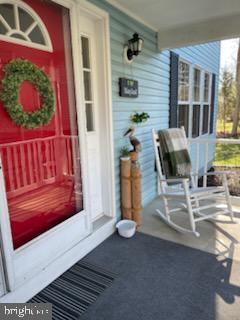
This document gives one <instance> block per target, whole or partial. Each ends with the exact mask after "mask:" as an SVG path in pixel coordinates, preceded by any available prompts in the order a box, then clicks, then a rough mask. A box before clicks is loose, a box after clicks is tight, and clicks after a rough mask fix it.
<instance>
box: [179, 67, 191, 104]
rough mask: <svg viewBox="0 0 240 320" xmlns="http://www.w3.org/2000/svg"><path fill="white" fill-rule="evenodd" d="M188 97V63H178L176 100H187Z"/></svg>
mask: <svg viewBox="0 0 240 320" xmlns="http://www.w3.org/2000/svg"><path fill="white" fill-rule="evenodd" d="M188 99H189V65H188V64H187V63H184V62H181V61H180V63H179V70H178V100H179V101H188Z"/></svg>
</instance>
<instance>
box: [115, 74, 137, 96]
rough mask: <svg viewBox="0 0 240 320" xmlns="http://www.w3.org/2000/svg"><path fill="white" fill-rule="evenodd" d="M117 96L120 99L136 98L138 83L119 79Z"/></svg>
mask: <svg viewBox="0 0 240 320" xmlns="http://www.w3.org/2000/svg"><path fill="white" fill-rule="evenodd" d="M119 95H120V96H121V97H128V98H137V97H138V81H137V80H133V79H127V78H119Z"/></svg>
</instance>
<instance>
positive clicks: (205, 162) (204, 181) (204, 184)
mask: <svg viewBox="0 0 240 320" xmlns="http://www.w3.org/2000/svg"><path fill="white" fill-rule="evenodd" d="M208 149H209V144H208V142H207V143H205V161H204V173H205V172H207V170H208ZM203 186H204V187H206V186H207V176H206V175H204V176H203Z"/></svg>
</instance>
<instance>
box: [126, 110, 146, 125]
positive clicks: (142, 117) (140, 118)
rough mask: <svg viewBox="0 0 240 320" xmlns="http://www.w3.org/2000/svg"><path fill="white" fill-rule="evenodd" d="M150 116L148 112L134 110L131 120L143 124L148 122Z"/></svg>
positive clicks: (136, 123)
mask: <svg viewBox="0 0 240 320" xmlns="http://www.w3.org/2000/svg"><path fill="white" fill-rule="evenodd" d="M149 118H150V116H149V114H148V113H147V112H141V113H139V112H134V113H133V114H132V115H131V116H130V121H131V122H132V123H133V124H135V125H138V124H141V123H144V122H147V120H148V119H149Z"/></svg>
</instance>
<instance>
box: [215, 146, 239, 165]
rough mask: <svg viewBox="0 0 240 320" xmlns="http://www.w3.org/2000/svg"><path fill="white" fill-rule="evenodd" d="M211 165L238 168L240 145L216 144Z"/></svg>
mask: <svg viewBox="0 0 240 320" xmlns="http://www.w3.org/2000/svg"><path fill="white" fill-rule="evenodd" d="M213 164H214V165H215V166H233V167H235V166H240V145H238V144H236V145H235V144H217V146H216V151H215V157H214V162H213Z"/></svg>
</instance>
